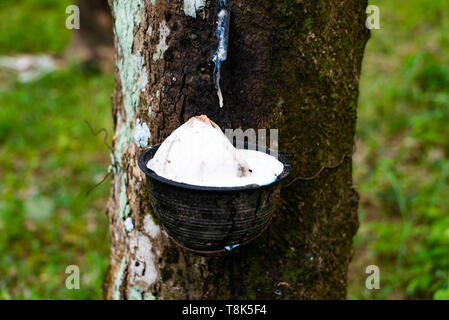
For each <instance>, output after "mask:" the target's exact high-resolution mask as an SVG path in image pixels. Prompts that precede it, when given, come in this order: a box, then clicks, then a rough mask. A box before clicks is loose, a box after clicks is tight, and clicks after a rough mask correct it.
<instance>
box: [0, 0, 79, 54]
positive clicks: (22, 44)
mask: <svg viewBox="0 0 449 320" xmlns="http://www.w3.org/2000/svg"><path fill="white" fill-rule="evenodd" d="M73 2H74V1H72V0H1V1H0V54H13V53H23V52H27V53H34V52H51V53H54V54H59V53H61V52H62V51H63V50H64V48H65V46H66V44H67V42H68V41H69V39H70V30H67V29H66V28H65V21H66V19H67V17H68V15H66V14H65V9H66V7H67V6H68V5H70V4H72V3H73Z"/></svg>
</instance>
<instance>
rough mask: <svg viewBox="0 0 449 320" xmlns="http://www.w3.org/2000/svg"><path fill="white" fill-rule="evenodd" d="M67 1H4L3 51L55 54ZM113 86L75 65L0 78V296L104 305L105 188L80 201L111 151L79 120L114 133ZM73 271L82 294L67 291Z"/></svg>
mask: <svg viewBox="0 0 449 320" xmlns="http://www.w3.org/2000/svg"><path fill="white" fill-rule="evenodd" d="M68 3H69V2H68V1H59V0H53V1H50V0H45V1H42V0H39V1H28V0H27V1H6V3H5V2H4V0H2V4H1V11H0V12H1V13H0V21H1V22H0V23H1V24H2V28H1V31H0V48H1V49H0V52H1V53H2V54H14V53H15V52H22V51H23V52H40V51H42V52H50V53H59V52H60V51H61V50H62V49H63V48H65V47H66V46H67V44H68V41H69V39H70V33H69V32H68V30H67V29H66V28H65V18H66V17H67V15H66V14H65V6H66V5H67V4H68ZM5 7H6V8H7V10H4V9H5ZM24 21H27V24H23V22H24ZM29 32H31V33H29ZM113 88H114V80H113V75H112V74H101V73H98V72H97V73H95V72H93V71H92V70H91V71H89V70H86V69H85V68H82V67H81V66H80V65H76V64H71V65H70V64H69V65H68V66H67V67H64V69H61V70H58V71H54V72H52V73H50V74H48V75H46V76H44V77H42V78H41V79H39V80H37V81H34V82H30V83H20V82H19V81H18V80H17V79H16V78H15V77H14V76H12V75H11V74H0V299H100V298H102V292H101V288H102V282H103V279H104V274H105V271H106V268H107V255H108V247H109V245H108V235H107V218H106V215H105V207H106V201H107V196H108V192H109V188H108V183H107V182H106V183H105V184H103V185H102V186H100V187H99V188H97V189H96V190H95V191H94V192H92V193H91V195H90V196H89V197H86V195H85V194H86V191H87V190H88V189H89V188H90V187H91V186H93V185H94V184H95V183H97V182H99V181H100V180H101V179H102V178H103V176H104V175H105V174H106V173H107V168H108V163H109V155H108V153H109V151H108V150H107V148H106V146H105V145H104V143H103V137H102V136H97V137H94V136H93V135H92V133H91V131H90V130H89V127H88V126H87V124H86V123H85V122H84V120H87V121H89V122H90V123H91V124H92V126H93V127H94V128H95V129H96V130H98V129H100V128H106V129H107V130H108V132H112V131H111V127H112V116H111V100H110V96H111V94H112V92H113ZM69 265H77V266H78V267H79V269H80V275H81V285H80V290H68V289H66V287H65V279H66V277H67V276H68V275H67V274H65V270H66V267H67V266H69Z"/></svg>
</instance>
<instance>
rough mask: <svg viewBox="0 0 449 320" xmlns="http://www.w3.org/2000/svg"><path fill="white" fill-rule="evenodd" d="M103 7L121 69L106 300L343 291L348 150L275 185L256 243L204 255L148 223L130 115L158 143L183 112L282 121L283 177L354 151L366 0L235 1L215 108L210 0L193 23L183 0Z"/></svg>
mask: <svg viewBox="0 0 449 320" xmlns="http://www.w3.org/2000/svg"><path fill="white" fill-rule="evenodd" d="M186 1H187V0H186ZM190 2H193V1H190ZM111 5H112V8H113V12H114V16H115V30H116V47H117V49H116V53H117V54H116V60H117V66H118V69H117V83H116V91H115V95H114V109H113V113H114V119H115V125H116V135H115V139H114V143H115V152H114V155H113V165H112V167H111V170H112V172H113V183H112V187H111V197H110V201H109V204H108V217H109V221H110V238H111V253H110V268H109V272H108V275H107V278H106V281H105V297H106V298H109V299H112V298H122V299H135V298H142V299H153V298H157V299H175V298H177V299H183V298H190V299H222V298H231V299H246V298H250V299H255V298H257V299H324V298H332V299H343V298H345V296H346V279H347V270H348V263H349V261H350V259H351V254H352V237H353V236H354V234H355V232H356V230H357V227H358V219H357V202H358V196H357V193H356V191H355V190H354V188H353V185H352V174H351V170H352V168H351V160H350V157H348V158H346V160H345V161H344V162H343V163H342V164H341V165H340V166H338V167H337V168H335V169H329V170H324V171H323V172H322V173H321V174H320V175H319V176H318V177H317V178H316V179H313V180H310V181H301V180H299V181H297V182H295V183H293V184H292V185H290V186H288V187H284V188H283V189H282V191H281V199H280V200H279V202H278V205H277V208H276V212H275V216H274V219H273V222H272V225H271V227H270V229H269V231H267V232H266V233H265V234H264V235H263V236H262V237H261V238H259V239H258V240H257V241H255V242H253V243H252V244H250V245H248V246H245V247H242V248H238V249H235V250H234V251H232V252H231V253H228V254H223V255H219V256H210V257H199V256H195V255H193V254H190V253H188V252H186V251H184V250H182V249H180V248H178V247H177V246H176V245H175V244H173V243H172V242H171V241H170V240H169V239H168V238H167V237H166V235H165V234H164V232H163V231H162V229H161V228H160V227H159V226H157V225H156V224H155V223H154V221H153V218H152V216H151V209H150V206H149V204H148V197H147V196H146V191H145V185H144V176H143V174H142V173H141V172H140V170H139V169H138V167H137V157H138V154H139V152H140V151H141V150H139V148H138V147H137V146H136V144H135V143H134V142H132V132H133V128H134V126H135V123H136V120H137V119H139V120H141V121H142V122H146V123H148V124H149V127H150V130H151V134H152V137H151V143H153V144H156V143H160V142H162V141H163V140H164V139H165V138H166V137H167V136H168V135H169V134H170V133H171V132H172V131H173V130H174V129H175V128H177V127H178V126H179V125H181V124H182V123H184V121H186V120H187V119H189V118H190V117H191V116H194V115H200V114H207V115H208V116H209V117H210V118H211V119H213V120H214V121H215V122H217V123H218V124H219V125H220V126H221V127H222V128H223V129H224V128H232V129H237V128H242V129H244V130H245V129H247V128H254V129H261V128H266V129H271V128H273V129H274V128H278V129H279V138H280V149H281V150H286V151H289V152H291V153H293V155H294V157H293V158H292V159H291V163H292V167H293V170H292V173H291V175H290V179H291V180H293V179H294V178H295V177H297V176H311V175H313V174H314V173H315V172H317V171H318V170H319V169H320V168H321V167H323V166H329V165H332V164H335V163H337V162H339V160H340V159H341V158H342V156H344V155H350V154H351V152H352V148H353V142H354V136H355V123H356V105H357V97H358V81H359V75H360V69H361V62H362V56H363V51H364V47H365V44H366V41H367V40H368V38H369V31H368V30H367V29H366V27H365V18H366V17H365V8H366V5H367V1H360V0H302V1H300V0H278V1H268V0H263V1H261V0H258V1H256V0H246V1H240V0H234V1H233V2H232V10H231V11H232V16H231V26H230V40H229V54H228V60H227V61H226V62H225V63H224V64H223V71H222V90H223V95H224V101H225V105H224V108H222V109H220V108H219V107H218V97H217V93H216V89H215V87H214V82H213V77H212V74H213V68H214V65H213V63H212V61H211V56H212V54H213V52H214V51H215V50H216V48H217V39H216V37H215V26H216V15H217V12H218V0H207V1H205V7H204V8H202V9H198V10H197V11H196V18H194V17H192V16H190V15H188V14H186V11H185V10H184V2H183V1H180V0H176V1H175V0H172V1H169V2H168V1H160V0H156V1H154V0H153V1H143V0H140V1H135V0H115V1H111ZM136 15H138V16H139V17H138V18H136ZM129 37H132V41H131V44H132V45H126V44H129V43H130V41H129V40H130V39H129ZM139 70H140V71H141V72H139ZM124 82H126V83H124ZM136 83H137V84H139V85H137V86H136ZM287 183H288V182H287ZM128 218H129V219H131V221H132V223H133V229H132V230H131V231H129V230H126V228H125V223H124V221H125V220H126V219H128Z"/></svg>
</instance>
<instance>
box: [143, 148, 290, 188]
mask: <svg viewBox="0 0 449 320" xmlns="http://www.w3.org/2000/svg"><path fill="white" fill-rule="evenodd" d="M160 146H161V145H160V144H158V145H155V146H152V147H151V148H148V149H146V150H144V151H142V153H141V154H140V156H139V160H138V164H139V168H140V170H142V171H143V172H144V173H145V174H146V175H147V176H149V177H151V178H153V179H155V180H157V181H159V182H162V183H165V184H168V185H171V186H174V187H178V188H184V189H190V190H199V191H224V192H225V191H245V190H256V189H259V188H265V187H268V186H271V185H273V184H276V183H279V182H280V181H281V180H283V179H284V178H285V177H287V176H288V174H289V173H290V169H291V165H290V163H289V162H288V161H287V157H291V154H290V153H288V152H285V151H278V160H279V161H280V162H281V163H282V164H283V165H284V170H282V172H281V174H280V175H278V176H277V177H276V180H274V181H273V182H272V183H269V184H264V185H255V184H250V185H246V186H239V187H206V186H197V185H193V184H187V183H183V182H176V181H173V180H170V179H166V178H164V177H161V176H159V175H158V174H156V172H154V171H153V170H151V169H150V168H148V167H147V163H148V161H149V160H150V159H152V158H150V159H148V160H147V162H145V158H146V156H147V154H148V153H150V152H152V151H153V150H154V149H158V148H159V147H160ZM248 146H251V147H255V146H254V145H248V143H245V146H244V149H247V148H248ZM261 149H263V148H261ZM251 150H259V146H257V149H251ZM156 151H157V150H156ZM271 151H272V150H271V149H268V148H266V151H265V153H267V154H269V152H271Z"/></svg>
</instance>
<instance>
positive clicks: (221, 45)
mask: <svg viewBox="0 0 449 320" xmlns="http://www.w3.org/2000/svg"><path fill="white" fill-rule="evenodd" d="M219 1H220V11H219V12H218V15H217V30H216V31H215V34H216V36H217V39H218V49H217V50H216V51H215V53H214V55H213V56H212V61H213V62H214V64H215V68H214V79H215V88H216V89H217V95H218V100H219V104H220V108H223V105H224V99H223V93H222V91H221V86H220V78H221V77H220V76H221V64H222V63H223V62H224V61H226V59H227V57H228V41H229V21H230V15H231V10H230V0H219Z"/></svg>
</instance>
